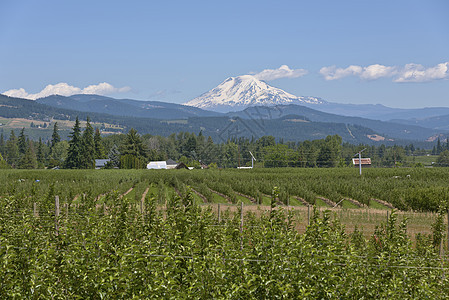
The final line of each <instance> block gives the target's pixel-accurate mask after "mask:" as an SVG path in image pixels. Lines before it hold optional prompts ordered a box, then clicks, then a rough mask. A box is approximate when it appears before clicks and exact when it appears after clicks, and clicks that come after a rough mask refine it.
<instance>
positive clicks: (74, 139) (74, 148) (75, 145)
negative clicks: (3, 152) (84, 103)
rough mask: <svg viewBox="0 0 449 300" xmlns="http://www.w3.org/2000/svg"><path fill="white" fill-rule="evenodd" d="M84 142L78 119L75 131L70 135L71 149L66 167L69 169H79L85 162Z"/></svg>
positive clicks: (74, 127)
mask: <svg viewBox="0 0 449 300" xmlns="http://www.w3.org/2000/svg"><path fill="white" fill-rule="evenodd" d="M82 155H83V142H82V138H81V128H80V122H79V120H78V118H76V120H75V125H74V126H73V131H72V133H71V135H70V141H69V149H68V152H67V159H66V160H65V163H64V167H65V168H67V169H79V168H81V167H82V162H83V157H82Z"/></svg>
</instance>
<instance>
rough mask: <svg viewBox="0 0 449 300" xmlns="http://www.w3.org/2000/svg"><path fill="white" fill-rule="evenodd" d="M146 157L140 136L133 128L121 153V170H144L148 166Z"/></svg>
mask: <svg viewBox="0 0 449 300" xmlns="http://www.w3.org/2000/svg"><path fill="white" fill-rule="evenodd" d="M146 155H147V153H146V149H145V146H144V144H143V143H142V139H141V137H140V135H139V134H138V133H137V131H136V130H134V129H133V128H131V130H130V131H129V132H128V134H127V135H126V140H125V141H124V143H123V144H122V149H121V151H120V168H122V169H142V168H144V167H145V166H146Z"/></svg>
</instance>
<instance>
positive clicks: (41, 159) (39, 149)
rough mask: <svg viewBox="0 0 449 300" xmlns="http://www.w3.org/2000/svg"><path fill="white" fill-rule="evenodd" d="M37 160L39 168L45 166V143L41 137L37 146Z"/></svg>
mask: <svg viewBox="0 0 449 300" xmlns="http://www.w3.org/2000/svg"><path fill="white" fill-rule="evenodd" d="M36 159H37V163H38V165H39V167H40V168H41V167H43V166H44V163H45V162H44V160H45V154H44V143H42V138H41V137H39V143H38V144H37V153H36Z"/></svg>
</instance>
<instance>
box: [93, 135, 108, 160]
mask: <svg viewBox="0 0 449 300" xmlns="http://www.w3.org/2000/svg"><path fill="white" fill-rule="evenodd" d="M94 144H95V159H103V158H106V151H105V149H104V146H103V143H102V142H101V135H100V130H99V129H98V128H95V135H94Z"/></svg>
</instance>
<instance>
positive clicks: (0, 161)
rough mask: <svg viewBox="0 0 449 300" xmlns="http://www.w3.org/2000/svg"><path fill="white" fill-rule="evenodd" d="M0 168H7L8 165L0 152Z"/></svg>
mask: <svg viewBox="0 0 449 300" xmlns="http://www.w3.org/2000/svg"><path fill="white" fill-rule="evenodd" d="M0 169H9V165H8V163H7V162H6V160H5V159H4V158H3V156H2V154H1V153H0Z"/></svg>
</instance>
